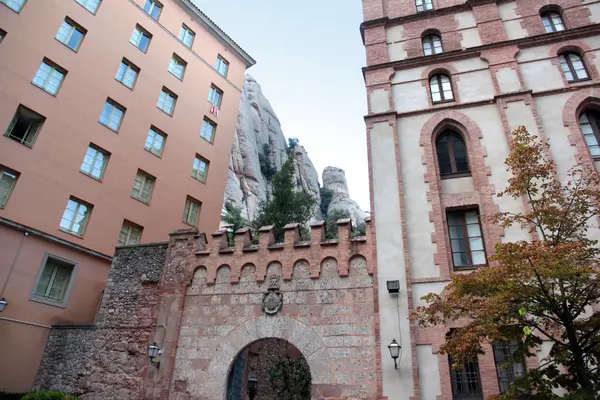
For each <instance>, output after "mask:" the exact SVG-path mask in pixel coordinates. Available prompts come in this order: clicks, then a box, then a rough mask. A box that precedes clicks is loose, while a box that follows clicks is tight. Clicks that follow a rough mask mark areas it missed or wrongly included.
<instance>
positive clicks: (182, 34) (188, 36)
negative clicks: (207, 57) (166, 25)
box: [179, 24, 196, 48]
mask: <svg viewBox="0 0 600 400" xmlns="http://www.w3.org/2000/svg"><path fill="white" fill-rule="evenodd" d="M194 36H196V34H195V33H194V31H193V30H191V29H190V28H188V27H187V26H185V24H183V25H182V26H181V29H180V30H179V40H181V41H182V42H183V44H185V45H186V46H187V47H189V48H191V47H192V43H194Z"/></svg>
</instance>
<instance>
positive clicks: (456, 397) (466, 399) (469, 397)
mask: <svg viewBox="0 0 600 400" xmlns="http://www.w3.org/2000/svg"><path fill="white" fill-rule="evenodd" d="M453 363H454V360H453V356H452V354H448V364H449V367H450V387H451V389H452V400H484V396H483V382H482V380H481V369H480V368H479V359H478V357H477V356H474V357H471V358H469V359H463V360H461V364H462V369H461V370H455V369H453V368H452V364H453ZM467 363H473V365H474V366H475V368H476V370H477V381H476V382H477V386H478V390H479V393H473V394H466V395H460V394H457V393H456V391H455V386H459V383H460V386H461V387H462V390H463V391H465V389H467V391H468V387H469V383H468V379H464V378H463V379H460V380H458V379H457V377H458V375H459V374H465V373H467V372H466V369H467V368H466V366H467Z"/></svg>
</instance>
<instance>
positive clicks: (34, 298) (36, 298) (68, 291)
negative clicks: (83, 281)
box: [29, 253, 79, 308]
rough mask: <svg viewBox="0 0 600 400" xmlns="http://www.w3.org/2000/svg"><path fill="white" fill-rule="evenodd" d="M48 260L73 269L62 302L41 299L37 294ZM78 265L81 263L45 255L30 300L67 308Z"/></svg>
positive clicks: (48, 254)
mask: <svg viewBox="0 0 600 400" xmlns="http://www.w3.org/2000/svg"><path fill="white" fill-rule="evenodd" d="M48 260H51V261H54V262H55V263H56V264H62V265H67V266H69V267H70V268H71V270H70V273H69V278H68V279H69V282H68V283H67V284H66V288H65V290H64V293H63V295H62V299H61V301H55V300H51V299H48V298H44V297H39V296H38V295H37V293H36V292H37V288H38V285H39V284H40V280H41V279H42V276H43V274H44V270H45V269H46V264H48ZM78 265H79V263H78V262H77V261H73V260H69V259H66V258H63V257H59V256H57V255H54V254H51V253H45V254H44V257H43V258H42V265H41V267H40V269H39V271H38V274H37V277H36V279H35V283H34V284H33V290H32V291H31V293H30V294H29V300H30V301H34V302H36V303H43V304H46V305H49V306H54V307H60V308H66V306H67V302H68V301H69V295H70V294H71V289H72V288H73V284H74V282H75V277H76V275H77V269H78Z"/></svg>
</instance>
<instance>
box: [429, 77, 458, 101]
mask: <svg viewBox="0 0 600 400" xmlns="http://www.w3.org/2000/svg"><path fill="white" fill-rule="evenodd" d="M442 76H444V77H446V78H448V83H449V84H450V94H451V95H452V98H450V99H447V98H446V95H445V94H444V87H443V83H442ZM434 78H435V80H436V85H437V87H438V89H439V92H438V93H439V94H440V98H441V100H434V99H433V90H432V89H431V81H432V80H433V79H434ZM428 81H429V95H430V96H431V103H432V104H441V103H450V102H453V101H456V99H455V96H454V88H453V87H452V77H451V76H449V75H447V74H445V73H442V72H440V73H438V74H435V75H432V76H431V77H430V78H429V80H428Z"/></svg>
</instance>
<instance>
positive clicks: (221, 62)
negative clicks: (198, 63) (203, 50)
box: [215, 56, 229, 78]
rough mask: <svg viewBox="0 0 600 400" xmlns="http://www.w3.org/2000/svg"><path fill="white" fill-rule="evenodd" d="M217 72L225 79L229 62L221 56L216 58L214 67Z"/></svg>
mask: <svg viewBox="0 0 600 400" xmlns="http://www.w3.org/2000/svg"><path fill="white" fill-rule="evenodd" d="M215 69H216V70H217V72H219V73H220V74H221V75H223V76H224V77H225V78H226V77H227V70H228V69H229V62H228V61H227V60H226V59H224V58H223V57H221V56H218V57H217V66H216V67H215Z"/></svg>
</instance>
